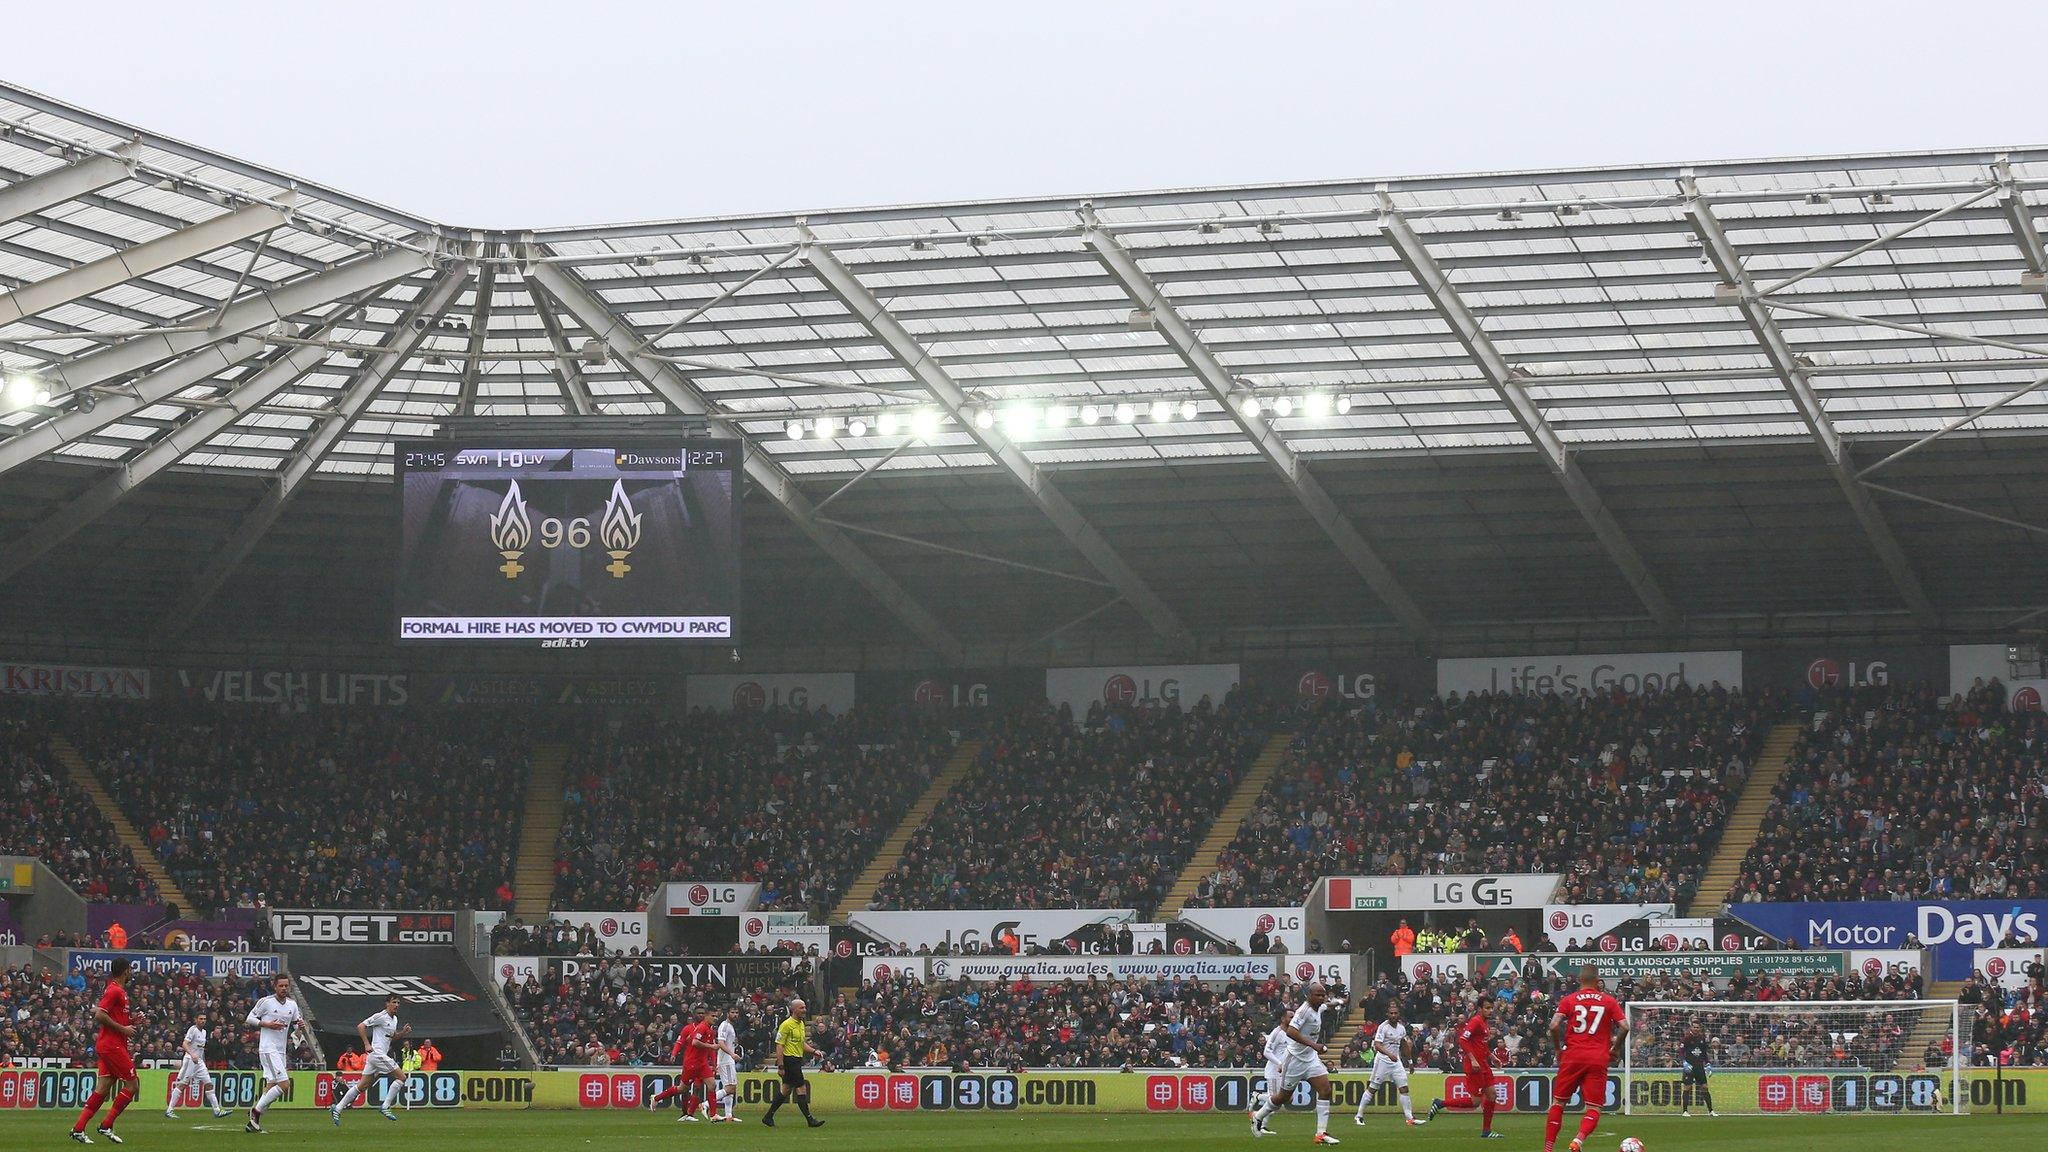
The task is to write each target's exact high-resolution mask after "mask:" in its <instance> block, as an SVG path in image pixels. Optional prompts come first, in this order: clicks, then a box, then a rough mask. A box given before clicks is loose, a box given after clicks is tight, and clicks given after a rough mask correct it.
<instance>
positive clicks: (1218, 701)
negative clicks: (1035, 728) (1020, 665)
mask: <svg viewBox="0 0 2048 1152" xmlns="http://www.w3.org/2000/svg"><path fill="white" fill-rule="evenodd" d="M1237 680H1238V668H1237V665H1235V664H1152V665H1128V666H1123V665H1108V666H1104V667H1099V668H1049V669H1047V670H1046V673H1045V698H1046V700H1047V701H1049V702H1050V703H1051V704H1052V706H1053V707H1055V708H1057V707H1059V706H1060V705H1062V704H1064V705H1066V706H1067V707H1068V708H1069V709H1071V710H1072V711H1073V713H1074V719H1075V720H1077V721H1078V720H1080V719H1081V718H1082V717H1084V716H1086V715H1087V714H1088V709H1089V708H1091V707H1093V706H1095V705H1097V704H1131V705H1136V706H1138V707H1141V708H1180V709H1187V708H1193V707H1194V706H1195V705H1196V704H1198V703H1200V702H1201V699H1202V697H1204V696H1207V697H1208V698H1209V703H1211V704H1213V705H1215V706H1217V707H1219V708H1220V707H1222V705H1223V698H1224V697H1225V696H1226V695H1228V694H1229V693H1230V690H1231V689H1232V688H1235V687H1237Z"/></svg>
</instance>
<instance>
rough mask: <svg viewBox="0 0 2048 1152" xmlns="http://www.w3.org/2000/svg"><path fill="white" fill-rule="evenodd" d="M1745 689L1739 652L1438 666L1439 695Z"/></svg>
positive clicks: (1501, 659) (1498, 659) (1471, 660)
mask: <svg viewBox="0 0 2048 1152" xmlns="http://www.w3.org/2000/svg"><path fill="white" fill-rule="evenodd" d="M1715 684H1719V685H1721V686H1722V687H1724V688H1740V687H1742V653H1740V652H1609V653H1604V654H1602V655H1598V656H1479V657H1468V658H1460V659H1456V660H1439V661H1437V662H1436V690H1437V693H1438V694H1439V695H1446V694H1449V693H1452V692H1527V693H1531V694H1534V695H1538V696H1541V695H1544V694H1546V693H1552V692H1554V693H1556V694H1558V695H1560V696H1573V695H1578V694H1580V693H1585V692H1612V691H1615V690H1616V689H1619V690H1620V691H1623V692H1629V693H1635V692H1667V691H1670V690H1671V689H1673V688H1678V687H1692V688H1707V687H1712V686H1713V685H1715Z"/></svg>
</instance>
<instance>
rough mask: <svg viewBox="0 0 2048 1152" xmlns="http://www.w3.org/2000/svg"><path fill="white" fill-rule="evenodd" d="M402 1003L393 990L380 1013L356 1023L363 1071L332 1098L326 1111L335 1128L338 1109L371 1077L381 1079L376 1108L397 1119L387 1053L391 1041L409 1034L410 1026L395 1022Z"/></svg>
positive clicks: (392, 1063) (393, 1067) (394, 1066)
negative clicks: (344, 1090) (394, 1111)
mask: <svg viewBox="0 0 2048 1152" xmlns="http://www.w3.org/2000/svg"><path fill="white" fill-rule="evenodd" d="M404 1002H405V1001H404V999H403V998H402V997H400V996H399V995H398V994H397V993H395V992H394V993H392V994H391V995H389V996H386V997H385V998H384V1010H383V1011H382V1012H378V1013H377V1014H375V1015H373V1016H371V1017H370V1018H369V1019H367V1020H364V1021H363V1022H362V1023H360V1024H358V1025H356V1035H357V1036H358V1037H360V1038H361V1039H362V1041H363V1074H362V1075H361V1076H358V1077H357V1078H356V1082H355V1083H353V1084H351V1085H349V1086H348V1091H347V1092H346V1093H344V1094H343V1095H342V1097H341V1099H339V1100H336V1101H335V1102H334V1106H333V1107H332V1108H329V1109H328V1110H327V1113H328V1115H330V1116H332V1117H334V1126H335V1127H336V1128H339V1127H341V1114H342V1112H344V1111H346V1110H347V1108H348V1106H349V1105H351V1104H353V1103H355V1102H356V1097H358V1096H361V1095H362V1094H363V1093H364V1092H365V1091H367V1090H368V1089H369V1087H370V1082H371V1081H373V1080H382V1081H384V1096H383V1099H382V1100H381V1101H380V1102H379V1104H378V1109H377V1110H378V1111H379V1112H381V1113H383V1116H384V1118H385V1119H386V1120H396V1119H398V1117H397V1116H396V1115H394V1114H393V1113H392V1111H391V1097H392V1094H393V1093H394V1091H395V1090H396V1089H397V1087H398V1081H396V1080H393V1079H391V1078H390V1077H392V1076H395V1075H397V1073H398V1061H397V1060H395V1059H393V1058H392V1056H391V1042H392V1041H393V1040H403V1039H405V1038H406V1037H407V1036H408V1035H410V1034H411V1033H412V1025H410V1024H406V1025H404V1026H400V1024H399V1023H398V1006H399V1005H400V1004H403V1003H404Z"/></svg>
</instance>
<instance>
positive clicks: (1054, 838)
mask: <svg viewBox="0 0 2048 1152" xmlns="http://www.w3.org/2000/svg"><path fill="white" fill-rule="evenodd" d="M1266 719H1267V713H1266V712H1265V710H1263V709H1261V708H1258V707H1255V706H1253V705H1250V704H1248V703H1244V702H1241V701H1240V700H1239V699H1238V698H1237V695H1236V693H1233V694H1232V695H1231V696H1230V697H1226V698H1225V700H1224V701H1223V702H1222V703H1221V704H1220V705H1218V704H1216V703H1215V702H1213V701H1211V700H1210V699H1209V698H1208V697H1206V696H1205V697H1203V698H1202V699H1201V700H1200V701H1199V702H1197V703H1196V704H1195V706H1194V707H1192V708H1190V709H1188V710H1186V711H1181V710H1178V709H1158V708H1139V707H1128V706H1118V707H1113V708H1100V707H1098V708H1096V709H1094V710H1092V711H1091V712H1090V713H1089V714H1088V715H1087V716H1086V717H1085V718H1084V719H1083V722H1082V723H1081V724H1079V725H1076V724H1074V723H1073V722H1072V718H1071V717H1070V716H1069V715H1065V714H1063V713H1061V712H1057V711H1055V710H1053V709H1052V708H1050V707H1039V708H1024V709H1018V710H1016V711H1013V712H1011V713H1009V714H1008V715H1006V716H1004V717H1003V718H1001V720H1000V721H998V723H997V724H996V725H995V727H994V728H993V730H992V731H991V733H990V735H989V737H988V743H987V746H986V747H985V748H984V750H983V753H982V760H981V763H979V764H978V765H976V766H975V769H974V771H973V773H972V774H971V775H970V776H969V777H968V779H967V780H966V781H964V782H963V783H962V784H961V785H960V786H959V787H958V788H956V789H955V790H954V792H953V794H952V795H951V796H950V797H948V798H947V802H946V805H945V806H944V807H943V808H942V809H941V810H940V811H939V812H937V813H936V814H934V815H933V817H932V819H930V820H929V821H927V822H926V823H925V825H924V826H923V827H922V828H920V829H918V831H917V833H916V834H915V835H914V836H912V837H911V840H910V843H909V845H908V846H907V847H906V849H905V851H904V854H903V858H902V860H901V861H900V862H899V863H898V864H897V865H896V867H895V868H894V869H893V870H891V872H890V873H889V875H888V876H887V877H886V878H884V880H883V882H882V885H881V888H880V889H879V890H878V891H877V893H876V895H875V899H874V901H873V907H876V908H917V909H932V908H1135V909H1137V910H1138V911H1139V913H1140V914H1141V915H1143V914H1149V913H1150V912H1151V911H1152V909H1154V908H1156V907H1157V906H1158V904H1159V902H1160V901H1161V900H1162V899H1164V898H1165V896H1166V893H1167V891H1168V889H1170V888H1171V887H1172V886H1173V882H1174V880H1175V879H1177V878H1178V877H1179V874H1180V870H1181V867H1182V866H1183V865H1184V864H1185V863H1186V862H1187V859H1188V857H1189V856H1190V855H1192V854H1193V852H1194V850H1195V847H1196V845H1197V844H1199V843H1200V842H1201V839H1202V837H1203V835H1204V834H1206V833H1207V832H1208V830H1209V826H1210V825H1211V824H1212V823H1214V822H1215V819H1216V813H1217V811H1218V810H1219V809H1220V808H1221V807H1222V806H1223V803H1224V801H1225V800H1227V799H1228V798H1229V797H1230V794H1231V791H1232V789H1233V788H1234V787H1235V786H1236V784H1237V781H1238V779H1239V778H1240V777H1241V776H1242V775H1243V774H1244V771H1245V769H1246V768H1247V767H1249V766H1250V764H1251V762H1252V760H1253V758H1254V757H1256V756H1257V754H1258V751H1259V749H1260V747H1261V746H1262V744H1263V743H1264V740H1265V734H1266V733H1265V724H1266Z"/></svg>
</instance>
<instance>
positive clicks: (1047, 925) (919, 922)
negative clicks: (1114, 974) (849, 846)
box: [847, 908, 1138, 953]
mask: <svg viewBox="0 0 2048 1152" xmlns="http://www.w3.org/2000/svg"><path fill="white" fill-rule="evenodd" d="M1137 918H1138V913H1137V911H1136V910H1135V909H1131V908H1073V909H1051V910H1045V911H1036V910H1031V909H1021V908H1013V909H1009V910H1007V911H1001V910H988V909H972V910H963V911H948V912H875V911H865V912H855V913H854V914H853V915H851V916H849V917H847V922H848V923H849V924H851V925H853V926H854V927H857V928H859V929H860V930H861V931H863V932H866V933H868V934H869V935H871V936H874V937H875V938H876V939H879V940H883V941H886V942H887V943H888V944H890V945H895V946H898V947H896V949H895V950H896V951H899V952H900V951H909V952H916V951H918V950H920V949H931V950H933V951H938V950H942V949H943V950H944V951H946V952H951V953H957V952H961V951H964V950H966V949H969V948H976V947H987V948H993V947H995V944H996V941H997V939H999V938H1000V937H1001V936H1002V935H1003V931H1004V930H1005V929H1008V930H1010V931H1012V932H1014V933H1016V934H1017V937H1018V939H1019V942H1020V944H1021V945H1022V947H1023V950H1024V951H1026V952H1030V951H1032V950H1033V949H1035V948H1043V947H1046V946H1047V945H1050V944H1052V943H1054V942H1055V941H1063V940H1067V939H1070V938H1071V939H1074V940H1075V941H1076V943H1077V944H1079V945H1080V947H1082V948H1083V949H1085V950H1090V951H1094V952H1098V953H1099V952H1101V951H1103V950H1104V949H1103V948H1102V945H1101V943H1100V940H1099V939H1098V938H1099V936H1100V935H1101V933H1100V932H1099V931H1097V930H1096V929H1099V928H1100V927H1101V926H1103V925H1115V924H1122V923H1124V922H1126V921H1134V920H1136V919H1137Z"/></svg>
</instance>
